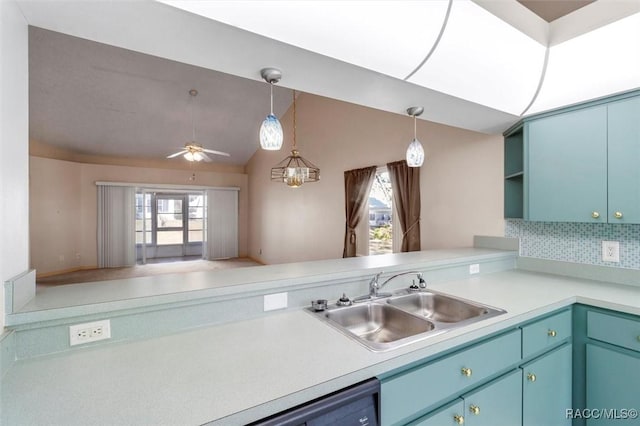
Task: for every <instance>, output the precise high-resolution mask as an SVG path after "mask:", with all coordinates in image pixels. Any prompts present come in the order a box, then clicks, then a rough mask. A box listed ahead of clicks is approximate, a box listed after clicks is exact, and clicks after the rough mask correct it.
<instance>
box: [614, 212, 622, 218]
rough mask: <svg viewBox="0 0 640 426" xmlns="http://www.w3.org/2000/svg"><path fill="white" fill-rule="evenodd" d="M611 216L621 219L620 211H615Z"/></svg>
mask: <svg viewBox="0 0 640 426" xmlns="http://www.w3.org/2000/svg"><path fill="white" fill-rule="evenodd" d="M613 217H615V218H616V219H622V212H615V213H614V214H613Z"/></svg>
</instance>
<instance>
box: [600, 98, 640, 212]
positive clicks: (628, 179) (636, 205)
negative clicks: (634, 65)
mask: <svg viewBox="0 0 640 426" xmlns="http://www.w3.org/2000/svg"><path fill="white" fill-rule="evenodd" d="M607 117H608V120H607V124H608V128H607V130H608V137H607V140H608V148H609V149H608V158H607V161H608V167H607V170H608V176H609V181H608V183H609V185H608V192H609V209H608V221H609V223H640V167H638V165H639V164H640V97H635V98H631V99H625V100H622V101H618V102H613V103H611V104H609V105H608V106H607Z"/></svg>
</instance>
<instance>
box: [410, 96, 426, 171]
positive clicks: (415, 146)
mask: <svg viewBox="0 0 640 426" xmlns="http://www.w3.org/2000/svg"><path fill="white" fill-rule="evenodd" d="M423 112H424V108H423V107H411V108H408V109H407V114H409V115H410V116H412V117H413V141H411V143H410V144H409V147H408V148H407V165H408V166H409V167H420V166H422V164H423V163H424V148H422V144H421V143H420V141H419V140H418V137H417V127H416V126H417V124H416V117H417V116H419V115H420V114H422V113H423Z"/></svg>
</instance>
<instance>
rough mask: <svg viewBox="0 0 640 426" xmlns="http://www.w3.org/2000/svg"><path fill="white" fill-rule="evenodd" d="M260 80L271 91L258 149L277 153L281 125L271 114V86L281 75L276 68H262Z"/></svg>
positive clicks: (280, 137) (280, 136)
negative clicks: (268, 109) (267, 113)
mask: <svg viewBox="0 0 640 426" xmlns="http://www.w3.org/2000/svg"><path fill="white" fill-rule="evenodd" d="M260 75H261V76H262V78H263V79H264V80H265V81H266V82H267V83H269V86H270V89H271V110H270V112H269V115H267V118H265V119H264V121H263V122H262V126H260V147H261V148H262V149H266V150H269V151H277V150H279V149H280V148H282V139H283V136H282V125H281V124H280V121H279V120H278V117H276V116H275V115H274V114H273V85H274V83H277V82H278V81H280V78H282V73H281V72H280V70H279V69H276V68H263V69H262V70H260Z"/></svg>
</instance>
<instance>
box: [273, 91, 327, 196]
mask: <svg viewBox="0 0 640 426" xmlns="http://www.w3.org/2000/svg"><path fill="white" fill-rule="evenodd" d="M292 148H293V149H292V150H291V155H289V156H288V157H287V158H285V159H284V160H282V161H281V162H279V163H278V164H277V165H276V166H275V167H273V168H272V169H271V180H272V181H275V182H283V183H286V184H287V186H288V187H289V188H299V187H301V186H302V184H304V183H305V182H317V181H319V180H320V169H319V168H318V167H316V166H315V165H314V164H313V163H312V162H310V161H309V160H307V159H306V158H304V157H303V156H301V155H300V152H299V151H298V149H297V146H296V91H295V90H294V91H293V147H292Z"/></svg>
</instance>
